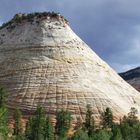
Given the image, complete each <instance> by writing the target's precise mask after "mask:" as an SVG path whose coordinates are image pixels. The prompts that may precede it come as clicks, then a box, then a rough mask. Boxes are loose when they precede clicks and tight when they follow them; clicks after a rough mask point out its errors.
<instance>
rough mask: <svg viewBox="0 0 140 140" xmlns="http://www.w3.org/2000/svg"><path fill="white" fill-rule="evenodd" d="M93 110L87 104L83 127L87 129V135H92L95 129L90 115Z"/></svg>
mask: <svg viewBox="0 0 140 140" xmlns="http://www.w3.org/2000/svg"><path fill="white" fill-rule="evenodd" d="M92 115H93V112H92V110H91V107H90V105H87V111H86V118H85V129H86V130H87V133H88V136H92V135H93V134H94V130H95V122H94V119H93V117H92Z"/></svg>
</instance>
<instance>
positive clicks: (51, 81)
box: [0, 13, 140, 120]
mask: <svg viewBox="0 0 140 140" xmlns="http://www.w3.org/2000/svg"><path fill="white" fill-rule="evenodd" d="M0 85H2V86H4V87H6V88H7V90H8V92H9V94H10V96H9V102H8V105H9V108H10V109H15V108H17V107H18V108H19V109H21V110H22V111H23V112H24V115H29V114H32V113H33V112H34V110H35V108H36V106H37V104H41V105H42V106H43V107H44V108H45V110H46V112H49V113H51V115H52V116H55V113H56V111H57V110H60V109H62V108H63V109H67V110H69V111H70V112H71V113H72V116H73V119H74V120H76V119H77V117H78V118H79V117H81V119H83V118H84V117H85V109H86V106H87V104H90V105H91V106H92V108H93V112H94V117H95V118H98V117H99V114H100V113H101V112H102V111H104V109H105V108H106V107H110V108H111V109H112V111H113V112H114V115H115V117H116V119H119V117H120V116H122V115H124V114H127V113H128V112H129V109H130V108H131V107H136V108H137V109H138V111H139V114H140V93H139V92H138V91H136V90H135V89H134V88H133V87H131V86H130V85H129V84H128V83H126V82H125V81H124V80H123V79H122V78H121V77H120V76H118V74H117V73H116V72H115V71H114V70H113V69H112V68H110V67H109V66H108V65H107V64H106V63H105V62H104V61H103V60H102V59H100V58H99V57H98V56H97V55H96V54H95V53H94V52H93V50H92V49H90V47H89V46H88V45H87V44H86V43H85V42H83V41H82V40H81V39H80V38H79V37H78V36H77V35H76V34H75V33H74V32H73V31H72V29H71V28H70V26H69V24H68V22H67V20H65V19H64V18H63V17H62V16H61V15H60V14H54V13H36V14H30V15H26V14H18V15H16V16H15V17H14V19H12V20H11V21H10V22H8V23H7V24H5V25H3V26H2V27H1V29H0Z"/></svg>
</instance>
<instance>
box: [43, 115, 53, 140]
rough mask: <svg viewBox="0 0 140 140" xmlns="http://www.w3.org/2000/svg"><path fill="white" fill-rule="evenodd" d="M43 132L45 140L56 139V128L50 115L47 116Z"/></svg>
mask: <svg viewBox="0 0 140 140" xmlns="http://www.w3.org/2000/svg"><path fill="white" fill-rule="evenodd" d="M43 132H44V133H43V140H54V128H53V126H52V123H51V118H50V116H47V117H46V120H45V124H44V128H43Z"/></svg>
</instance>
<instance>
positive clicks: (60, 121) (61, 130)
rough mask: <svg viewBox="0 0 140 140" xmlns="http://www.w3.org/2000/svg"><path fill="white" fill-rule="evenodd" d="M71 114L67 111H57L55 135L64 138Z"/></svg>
mask: <svg viewBox="0 0 140 140" xmlns="http://www.w3.org/2000/svg"><path fill="white" fill-rule="evenodd" d="M70 121H71V114H70V113H69V112H68V111H64V110H61V111H58V112H57V113H56V126H55V130H56V134H57V135H58V136H60V137H65V136H66V134H67V132H68V130H69V128H70Z"/></svg>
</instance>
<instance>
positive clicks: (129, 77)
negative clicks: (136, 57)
mask: <svg viewBox="0 0 140 140" xmlns="http://www.w3.org/2000/svg"><path fill="white" fill-rule="evenodd" d="M120 76H121V77H122V78H123V79H124V80H126V81H127V82H128V83H129V84H130V85H132V86H133V87H134V88H136V89H137V90H138V91H140V67H137V68H135V69H132V70H129V71H127V72H123V73H120Z"/></svg>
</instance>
